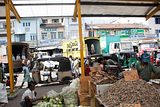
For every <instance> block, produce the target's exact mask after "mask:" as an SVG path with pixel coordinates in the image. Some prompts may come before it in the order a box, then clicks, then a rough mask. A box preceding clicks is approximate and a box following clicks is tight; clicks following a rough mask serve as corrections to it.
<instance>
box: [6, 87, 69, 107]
mask: <svg viewBox="0 0 160 107" xmlns="http://www.w3.org/2000/svg"><path fill="white" fill-rule="evenodd" d="M65 86H67V85H50V86H41V87H36V92H37V97H40V96H42V95H44V94H46V93H47V92H48V91H50V90H54V91H56V92H61V90H62V88H63V87H65ZM25 90H26V89H22V91H21V92H20V93H19V94H18V96H17V97H16V98H14V99H13V100H9V103H8V104H7V105H6V106H5V107H21V106H20V104H19V102H20V100H21V96H22V94H23V93H24V91H25Z"/></svg>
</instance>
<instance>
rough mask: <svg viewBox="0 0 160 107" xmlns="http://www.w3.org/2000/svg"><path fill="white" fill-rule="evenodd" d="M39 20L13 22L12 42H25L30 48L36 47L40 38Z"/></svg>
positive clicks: (27, 19) (30, 19)
mask: <svg viewBox="0 0 160 107" xmlns="http://www.w3.org/2000/svg"><path fill="white" fill-rule="evenodd" d="M40 23H41V19H40V18H23V19H21V22H20V23H19V22H18V21H16V20H15V21H14V25H15V26H14V32H15V33H14V42H25V43H28V44H29V45H30V47H31V48H34V47H37V46H38V44H39V43H38V40H39V36H40V32H39V31H40V27H39V26H40Z"/></svg>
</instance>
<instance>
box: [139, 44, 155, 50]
mask: <svg viewBox="0 0 160 107" xmlns="http://www.w3.org/2000/svg"><path fill="white" fill-rule="evenodd" d="M155 47H156V44H155V43H147V44H141V49H146V48H155Z"/></svg>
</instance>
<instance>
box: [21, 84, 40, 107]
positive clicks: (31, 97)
mask: <svg viewBox="0 0 160 107" xmlns="http://www.w3.org/2000/svg"><path fill="white" fill-rule="evenodd" d="M42 99H43V97H41V98H36V92H35V83H34V82H32V81H31V82H29V84H28V89H27V90H26V91H25V92H24V93H23V95H22V99H21V102H20V104H21V107H32V106H33V102H35V101H37V100H42Z"/></svg>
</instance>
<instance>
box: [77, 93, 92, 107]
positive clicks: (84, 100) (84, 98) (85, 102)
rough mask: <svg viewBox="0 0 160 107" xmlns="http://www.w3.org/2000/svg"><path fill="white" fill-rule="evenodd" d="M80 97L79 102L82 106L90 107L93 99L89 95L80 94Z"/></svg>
mask: <svg viewBox="0 0 160 107" xmlns="http://www.w3.org/2000/svg"><path fill="white" fill-rule="evenodd" d="M78 96H79V102H80V105H81V106H90V102H91V97H90V96H89V95H87V94H80V95H78Z"/></svg>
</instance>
